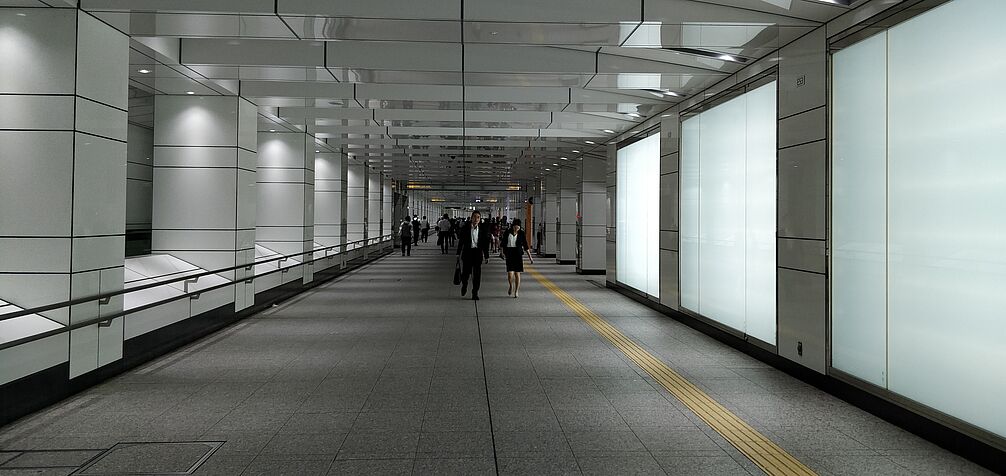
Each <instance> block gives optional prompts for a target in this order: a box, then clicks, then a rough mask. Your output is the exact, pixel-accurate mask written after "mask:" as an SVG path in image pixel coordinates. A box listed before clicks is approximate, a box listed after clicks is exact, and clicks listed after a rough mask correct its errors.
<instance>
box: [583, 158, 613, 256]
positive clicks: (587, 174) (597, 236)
mask: <svg viewBox="0 0 1006 476" xmlns="http://www.w3.org/2000/svg"><path fill="white" fill-rule="evenodd" d="M607 172H608V164H607V163H606V160H605V158H604V157H597V156H591V155H585V156H583V160H582V162H581V163H580V177H579V179H580V193H579V196H578V197H577V201H578V202H579V206H578V209H579V211H580V218H579V222H580V233H578V234H577V239H578V240H579V243H580V246H579V249H580V254H579V256H577V262H576V272H577V273H581V274H604V272H605V261H606V256H605V251H604V238H605V226H606V224H607V206H608V204H607V201H608V196H607V191H606V190H605V189H604V187H605V180H606V177H605V175H607Z"/></svg>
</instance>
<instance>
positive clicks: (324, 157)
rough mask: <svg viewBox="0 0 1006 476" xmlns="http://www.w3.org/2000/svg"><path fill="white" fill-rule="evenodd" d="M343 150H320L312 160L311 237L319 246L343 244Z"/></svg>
mask: <svg viewBox="0 0 1006 476" xmlns="http://www.w3.org/2000/svg"><path fill="white" fill-rule="evenodd" d="M348 164H349V161H348V160H346V157H345V156H344V155H342V154H332V153H320V154H317V156H316V157H315V160H314V174H315V175H314V184H315V185H314V240H315V241H317V242H318V243H319V244H321V245H322V246H333V245H343V244H346V213H345V211H346V190H347V187H346V169H347V166H348Z"/></svg>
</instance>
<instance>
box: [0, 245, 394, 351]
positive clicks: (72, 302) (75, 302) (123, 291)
mask: <svg viewBox="0 0 1006 476" xmlns="http://www.w3.org/2000/svg"><path fill="white" fill-rule="evenodd" d="M391 236H392V235H382V236H381V237H380V238H366V239H362V240H355V241H351V242H347V243H343V244H339V245H331V246H326V247H324V248H317V249H314V250H311V251H304V252H302V253H295V254H291V255H281V256H277V257H275V258H270V259H267V260H262V261H255V262H252V263H246V264H241V265H237V266H230V267H227V268H220V269H216V270H212V271H205V272H202V273H198V274H190V275H185V276H179V277H177V278H172V279H169V280H167V281H158V282H154V283H150V284H144V285H141V286H136V287H132V288H123V289H120V290H116V291H109V292H106V293H101V294H96V295H94V296H88V297H83V298H76V299H70V300H68V301H62V302H58V303H53V304H47V305H44V306H38V307H33V308H31V309H23V310H20V311H14V312H8V313H6V314H0V322H3V321H6V320H10V319H15V318H18V317H23V316H28V315H31V314H39V313H42V312H46V311H52V310H55V309H62V308H64V307H70V306H75V305H78V304H84V303H88V302H91V301H102V300H108V299H110V298H112V297H115V296H121V295H123V294H129V293H132V292H137V291H144V290H147V289H152V288H156V287H160V286H166V285H168V284H173V283H177V282H183V281H192V280H198V279H199V278H201V277H203V276H211V275H215V274H220V273H225V272H228V271H236V270H238V269H242V268H244V269H245V270H246V271H251V270H253V269H254V268H255V266H256V265H260V264H266V263H271V262H273V261H286V260H288V259H290V258H294V257H297V256H304V255H308V254H310V255H313V254H314V253H318V252H321V251H324V252H325V253H326V256H325V257H323V258H314V257H313V256H312V259H310V260H305V261H301V262H300V263H298V264H295V265H292V266H287V267H286V268H283V267H279V268H277V269H275V270H271V271H269V272H267V273H262V274H259V275H252V276H251V277H250V278H245V279H244V281H246V282H247V280H248V279H254V278H257V277H259V276H268V275H269V274H272V273H275V272H279V271H281V270H284V269H287V270H288V269H290V268H294V267H297V266H302V265H305V264H309V263H314V262H315V261H320V260H322V259H327V258H328V255H327V253H328V250H331V249H333V248H339V247H343V246H345V247H347V248H348V247H349V245H351V244H357V243H361V242H369V241H370V240H378V239H379V240H380V241H378V242H375V243H364V246H369V245H370V244H377V243H382V242H385V241H388V240H390V239H391ZM354 249H358V248H354ZM147 279H153V278H147ZM237 281H238V280H234V281H228V282H226V283H223V284H220V285H216V286H212V287H209V288H205V289H201V290H199V291H194V292H191V293H188V292H187V293H185V294H183V295H181V296H176V297H175V298H171V299H165V300H163V301H158V303H157V305H160V304H163V303H166V302H171V301H174V300H176V299H177V298H180V297H185V296H192V295H196V296H198V295H199V294H201V293H204V292H207V291H212V290H214V289H217V288H222V287H225V286H230V285H232V284H235V283H236V282H237ZM186 289H187V287H186ZM151 307H153V306H151ZM143 309H148V307H143ZM143 309H140V308H134V309H130V311H129V312H130V313H131V312H137V310H143ZM127 314H128V313H127ZM122 315H125V314H122ZM114 317H118V315H115V316H114ZM114 317H109V316H105V317H102V318H101V319H100V320H97V321H95V322H104V321H107V320H109V319H113V318H114ZM85 322H88V324H87V325H91V324H94V323H95V322H90V321H85ZM74 326H75V327H73V328H74V329H76V328H78V327H83V326H76V325H74ZM70 327H71V326H65V327H64V329H67V328H70ZM19 340H20V339H19ZM11 342H17V341H11ZM8 347H12V346H8V345H7V344H4V345H0V350H3V349H6V348H8Z"/></svg>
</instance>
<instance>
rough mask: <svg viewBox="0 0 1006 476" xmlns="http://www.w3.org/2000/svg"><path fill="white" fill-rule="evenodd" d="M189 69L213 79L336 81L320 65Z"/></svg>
mask: <svg viewBox="0 0 1006 476" xmlns="http://www.w3.org/2000/svg"><path fill="white" fill-rule="evenodd" d="M187 67H188V68H189V69H191V70H193V71H195V72H198V73H199V74H201V75H203V76H205V77H207V78H213V79H232V80H247V81H321V82H335V81H337V80H336V79H335V77H334V76H332V73H331V72H329V71H328V70H327V69H325V68H321V67H303V66H216V65H188V66H187Z"/></svg>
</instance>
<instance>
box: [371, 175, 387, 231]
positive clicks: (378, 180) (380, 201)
mask: <svg viewBox="0 0 1006 476" xmlns="http://www.w3.org/2000/svg"><path fill="white" fill-rule="evenodd" d="M383 180H384V177H382V176H381V174H380V173H378V172H377V171H375V170H370V171H369V172H368V176H367V238H368V239H371V238H379V237H380V236H381V234H382V233H381V230H383V225H382V223H381V211H382V209H383V207H384V198H383V195H384V185H383V183H382V181H383Z"/></svg>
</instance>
